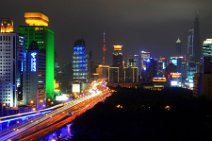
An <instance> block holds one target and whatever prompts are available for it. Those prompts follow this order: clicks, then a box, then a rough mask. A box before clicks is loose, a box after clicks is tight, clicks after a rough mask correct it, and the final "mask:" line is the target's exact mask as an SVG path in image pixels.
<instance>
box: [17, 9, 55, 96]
mask: <svg viewBox="0 0 212 141" xmlns="http://www.w3.org/2000/svg"><path fill="white" fill-rule="evenodd" d="M24 17H25V22H26V23H27V24H28V25H27V26H19V33H21V34H23V36H24V37H25V40H26V48H27V49H28V48H29V46H30V44H31V43H32V41H36V42H37V44H38V48H39V49H44V50H45V52H46V73H45V75H46V76H45V77H46V84H45V91H46V98H47V99H51V100H52V99H54V32H53V31H52V30H51V29H50V28H49V27H48V17H47V16H45V15H44V14H42V13H39V12H27V13H25V14H24Z"/></svg>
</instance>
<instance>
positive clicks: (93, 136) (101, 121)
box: [71, 88, 212, 141]
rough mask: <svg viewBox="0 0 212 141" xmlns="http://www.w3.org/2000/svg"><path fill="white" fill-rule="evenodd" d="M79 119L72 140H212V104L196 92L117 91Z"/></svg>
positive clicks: (178, 89)
mask: <svg viewBox="0 0 212 141" xmlns="http://www.w3.org/2000/svg"><path fill="white" fill-rule="evenodd" d="M116 91H117V92H115V93H114V94H113V95H112V96H111V97H110V98H108V99H107V100H106V101H104V102H102V103H99V104H97V105H96V106H95V107H94V108H93V109H91V110H89V111H87V112H86V113H85V114H83V115H82V116H80V117H78V118H77V119H76V120H75V122H74V124H73V125H72V129H71V130H72V133H73V135H74V137H73V138H72V141H91V140H92V141H115V140H116V141H123V140H128V141H136V140H139V141H212V103H211V102H209V100H207V99H206V98H204V97H200V98H194V97H192V91H189V90H186V89H182V88H166V89H164V90H163V91H150V90H143V89H128V88H117V89H116Z"/></svg>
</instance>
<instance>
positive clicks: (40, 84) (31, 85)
mask: <svg viewBox="0 0 212 141" xmlns="http://www.w3.org/2000/svg"><path fill="white" fill-rule="evenodd" d="M45 55H46V53H45V49H39V47H38V44H37V42H35V41H32V42H31V44H30V46H29V48H28V53H27V67H26V79H25V81H24V95H23V104H24V105H36V108H37V109H41V108H43V105H44V104H45V98H46V95H45V83H46V82H45V71H46V69H45V68H46V63H45V61H46V56H45Z"/></svg>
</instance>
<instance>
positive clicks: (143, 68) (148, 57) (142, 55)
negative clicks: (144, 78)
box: [141, 51, 150, 70]
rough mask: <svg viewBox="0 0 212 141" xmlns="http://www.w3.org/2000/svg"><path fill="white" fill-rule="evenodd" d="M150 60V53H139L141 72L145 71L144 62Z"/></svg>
mask: <svg viewBox="0 0 212 141" xmlns="http://www.w3.org/2000/svg"><path fill="white" fill-rule="evenodd" d="M148 59H150V52H148V51H141V70H146V69H147V67H146V61H147V60H148Z"/></svg>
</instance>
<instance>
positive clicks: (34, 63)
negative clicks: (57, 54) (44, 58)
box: [30, 52, 37, 72]
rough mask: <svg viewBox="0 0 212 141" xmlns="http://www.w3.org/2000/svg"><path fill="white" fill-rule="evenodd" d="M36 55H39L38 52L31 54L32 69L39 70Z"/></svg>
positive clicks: (33, 70)
mask: <svg viewBox="0 0 212 141" xmlns="http://www.w3.org/2000/svg"><path fill="white" fill-rule="evenodd" d="M36 55H37V52H32V53H31V55H30V56H31V71H32V72H36V71H37V62H36V61H37V60H36Z"/></svg>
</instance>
